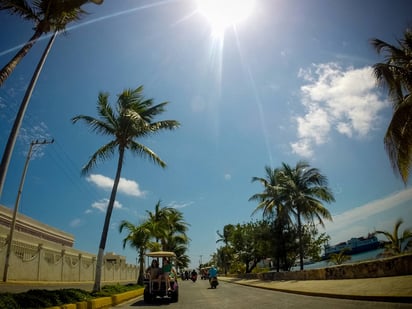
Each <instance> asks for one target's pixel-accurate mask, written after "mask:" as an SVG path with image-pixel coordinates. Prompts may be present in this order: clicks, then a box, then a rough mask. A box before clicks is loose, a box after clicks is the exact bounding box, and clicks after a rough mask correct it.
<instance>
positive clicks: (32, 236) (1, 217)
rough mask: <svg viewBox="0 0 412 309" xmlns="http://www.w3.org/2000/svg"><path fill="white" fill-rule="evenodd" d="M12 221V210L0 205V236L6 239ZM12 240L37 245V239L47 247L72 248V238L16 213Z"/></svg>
mask: <svg viewBox="0 0 412 309" xmlns="http://www.w3.org/2000/svg"><path fill="white" fill-rule="evenodd" d="M12 219H13V210H12V209H10V208H7V207H4V206H2V205H0V236H5V237H8V235H9V234H10V226H11V222H12ZM13 239H15V240H23V241H29V242H34V243H39V239H41V240H42V241H43V242H44V241H46V242H47V243H49V245H53V244H54V245H63V246H66V247H73V244H74V236H73V235H71V234H69V233H66V232H63V231H61V230H59V229H56V228H54V227H52V226H50V225H47V224H44V223H41V222H39V221H37V220H34V219H32V218H30V217H28V216H25V215H23V214H20V213H18V214H17V217H16V226H15V230H14V236H13Z"/></svg>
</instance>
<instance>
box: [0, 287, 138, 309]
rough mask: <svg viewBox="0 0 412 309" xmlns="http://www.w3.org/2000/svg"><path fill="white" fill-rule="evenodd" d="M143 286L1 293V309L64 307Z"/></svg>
mask: <svg viewBox="0 0 412 309" xmlns="http://www.w3.org/2000/svg"><path fill="white" fill-rule="evenodd" d="M140 287H141V286H138V285H135V284H132V285H131V284H129V285H120V284H117V285H108V286H104V287H102V290H101V291H100V292H97V293H91V292H87V291H84V290H81V289H60V290H43V289H38V290H29V291H27V292H24V293H17V294H13V293H0V308H7V309H20V308H27V309H29V308H30V309H32V308H33V309H34V308H47V307H53V306H62V305H64V304H74V303H77V302H81V301H86V300H90V299H93V298H96V297H104V296H111V295H114V294H118V293H123V292H127V291H131V290H136V289H138V288H140Z"/></svg>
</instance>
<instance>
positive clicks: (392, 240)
mask: <svg viewBox="0 0 412 309" xmlns="http://www.w3.org/2000/svg"><path fill="white" fill-rule="evenodd" d="M402 223H403V220H402V219H398V221H396V223H395V226H394V228H393V232H392V233H390V232H388V231H376V232H375V234H382V235H383V236H385V237H386V239H387V240H386V241H385V252H384V255H385V256H393V255H398V254H401V253H402V252H404V251H406V250H407V249H408V248H409V246H410V245H411V244H412V230H411V229H406V230H404V231H403V233H402V235H399V227H400V226H401V225H402Z"/></svg>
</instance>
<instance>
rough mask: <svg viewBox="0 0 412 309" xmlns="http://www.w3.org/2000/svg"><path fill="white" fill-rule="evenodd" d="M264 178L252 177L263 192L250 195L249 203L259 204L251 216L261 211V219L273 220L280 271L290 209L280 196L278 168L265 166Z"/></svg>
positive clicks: (278, 268)
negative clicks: (261, 187) (259, 184)
mask: <svg viewBox="0 0 412 309" xmlns="http://www.w3.org/2000/svg"><path fill="white" fill-rule="evenodd" d="M265 172H266V175H265V178H262V177H252V182H260V183H261V184H262V186H263V192H262V193H257V194H254V195H252V196H251V197H250V198H249V201H258V202H259V204H258V206H257V207H256V208H255V210H254V211H253V212H252V215H253V214H255V213H256V212H257V211H260V210H262V211H263V217H266V218H269V219H271V218H274V222H273V224H274V230H275V234H276V243H275V247H276V248H274V249H275V255H276V268H277V271H280V262H281V259H283V261H284V262H285V261H286V259H287V258H286V255H287V252H286V244H285V237H284V235H283V234H284V230H285V227H286V226H288V225H289V224H290V223H291V218H290V213H291V211H292V210H291V209H289V208H288V204H287V203H285V197H284V196H283V195H282V194H283V190H282V187H281V186H280V184H279V176H280V175H281V174H280V173H281V170H280V169H279V168H276V169H273V170H272V169H271V168H270V167H269V166H265Z"/></svg>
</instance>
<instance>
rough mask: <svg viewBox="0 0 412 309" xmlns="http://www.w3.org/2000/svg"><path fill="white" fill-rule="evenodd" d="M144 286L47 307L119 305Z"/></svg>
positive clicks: (75, 308) (76, 308)
mask: <svg viewBox="0 0 412 309" xmlns="http://www.w3.org/2000/svg"><path fill="white" fill-rule="evenodd" d="M143 292H144V288H140V289H138V290H133V291H127V292H124V293H120V294H115V295H112V296H107V297H99V298H95V299H92V300H88V301H83V302H78V303H76V304H66V305H62V306H55V307H49V308H47V309H100V308H109V307H111V306H115V305H119V304H121V303H122V302H125V301H128V300H129V299H132V298H135V297H139V296H141V295H143Z"/></svg>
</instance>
